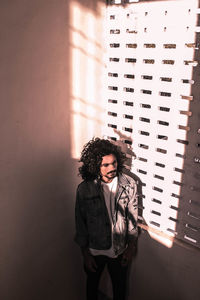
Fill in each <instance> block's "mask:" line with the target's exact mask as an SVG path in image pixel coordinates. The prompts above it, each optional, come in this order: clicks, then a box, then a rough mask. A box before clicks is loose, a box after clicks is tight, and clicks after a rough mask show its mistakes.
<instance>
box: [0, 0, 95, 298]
mask: <svg viewBox="0 0 200 300" xmlns="http://www.w3.org/2000/svg"><path fill="white" fill-rule="evenodd" d="M78 2H79V3H78ZM78 2H76V1H67V0H33V1H26V0H15V1H1V2H0V20H1V21H0V23H1V25H0V43H1V50H0V61H1V67H0V91H1V100H0V101H1V108H0V114H1V129H0V130H1V143H0V148H1V156H0V170H1V171H0V185H1V186H0V190H1V199H0V223H1V224H0V277H1V278H0V298H1V299H3V300H18V299H19V300H27V299H29V300H31V299H34V300H36V299H37V300H40V299H41V300H47V299H48V300H50V299H54V300H58V299H59V300H61V299H71V300H73V299H82V295H83V289H84V288H83V287H84V276H83V271H82V265H81V263H82V261H81V257H80V251H79V249H78V247H77V246H76V245H75V244H74V242H73V236H74V200H75V199H74V198H75V189H76V185H77V183H78V182H79V181H80V178H78V177H77V173H78V170H77V160H74V159H73V158H72V155H71V148H72V143H73V136H72V135H71V132H73V130H72V129H73V128H72V122H71V119H72V97H71V94H72V91H71V90H72V82H71V72H72V66H71V57H70V47H69V45H70V34H69V32H70V24H69V20H70V16H69V13H70V9H71V6H72V5H73V4H76V3H78V4H79V5H80V6H81V7H82V9H83V11H84V12H85V11H86V10H89V11H90V12H91V13H92V14H94V16H95V15H97V2H98V1H78ZM82 29H83V31H84V27H83V28H82ZM100 34H101V33H100ZM96 38H97V39H98V35H97V36H96ZM99 42H100V41H99ZM98 100H99V99H96V101H98ZM80 127H81V124H80ZM97 134H98V132H97Z"/></svg>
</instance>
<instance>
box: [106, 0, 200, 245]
mask: <svg viewBox="0 0 200 300" xmlns="http://www.w3.org/2000/svg"><path fill="white" fill-rule="evenodd" d="M198 2H199V1H196V0H194V1H190V2H188V1H184V0H182V1H175V0H174V1H159V2H157V1H140V2H139V3H135V4H129V5H128V4H127V5H126V7H124V6H122V5H121V6H120V5H114V6H112V5H111V6H109V7H108V13H107V35H106V36H107V50H108V53H107V56H108V59H107V61H108V62H107V74H108V77H107V82H108V84H107V121H106V123H107V124H106V127H105V130H104V133H105V136H106V137H108V138H110V139H112V140H118V139H120V140H121V141H122V142H123V143H124V144H126V145H129V147H132V148H133V149H134V152H135V154H136V159H134V160H133V162H132V165H131V171H132V172H133V173H135V174H136V175H139V176H140V177H141V180H142V182H143V203H144V211H143V217H144V220H145V222H146V224H143V225H144V226H143V228H146V229H148V231H149V233H150V235H151V236H152V237H153V238H155V239H157V240H158V241H160V242H161V243H163V244H165V245H166V246H167V247H172V245H173V241H183V242H187V243H190V244H192V245H196V246H198V245H199V237H197V235H198V233H199V227H198V224H199V223H198V222H199V219H200V218H199V216H200V214H199V213H196V211H195V208H196V209H197V206H198V207H199V204H198V199H197V194H198V193H199V188H198V185H197V181H198V179H199V171H197V168H198V166H199V165H198V163H199V157H198V154H197V151H198V150H197V149H198V147H199V146H198V145H199V142H196V146H194V144H195V143H194V140H195V139H196V140H197V139H198V134H199V133H198V134H197V131H198V128H197V126H198V125H197V124H198V123H197V120H198V117H197V116H198V115H199V113H197V112H198V109H199V108H198V107H197V102H195V101H194V100H195V95H196V97H197V95H198V87H197V82H198V80H199V77H198V76H199V75H198V72H197V71H196V69H195V68H196V66H197V64H198V63H197V62H198V59H199V57H198V55H199V54H198V51H197V50H198V48H199V47H198V41H199V33H198V32H199V27H197V25H198V24H197V20H199V9H198V7H199V3H198ZM177 10H178V11H179V22H178V23H177V14H176V12H177ZM195 115H196V117H195ZM195 127H196V131H194V128H195ZM195 134H196V135H195ZM195 147H196V148H195ZM194 149H195V150H194ZM195 151H196V152H195ZM190 153H193V158H191V157H190ZM194 153H196V156H195V154H194ZM192 160H193V161H192ZM194 163H196V165H195V166H196V167H195V166H194ZM193 172H194V174H193ZM195 174H196V175H195ZM193 177H195V179H194V184H192V178H193ZM189 178H190V179H189ZM188 182H190V183H191V184H190V186H188ZM191 193H192V195H193V196H192V197H191ZM192 205H194V206H193V207H192ZM187 232H189V235H188V233H187Z"/></svg>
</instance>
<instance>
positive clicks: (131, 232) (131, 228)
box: [127, 181, 138, 242]
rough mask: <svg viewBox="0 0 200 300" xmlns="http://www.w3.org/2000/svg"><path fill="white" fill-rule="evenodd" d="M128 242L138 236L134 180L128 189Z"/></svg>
mask: <svg viewBox="0 0 200 300" xmlns="http://www.w3.org/2000/svg"><path fill="white" fill-rule="evenodd" d="M127 218H128V242H130V241H134V240H135V242H137V238H138V226H137V221H138V197H137V185H136V183H135V181H133V183H132V184H131V186H130V189H129V203H128V214H127Z"/></svg>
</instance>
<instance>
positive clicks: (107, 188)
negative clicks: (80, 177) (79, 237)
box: [90, 176, 118, 258]
mask: <svg viewBox="0 0 200 300" xmlns="http://www.w3.org/2000/svg"><path fill="white" fill-rule="evenodd" d="M101 184H102V186H103V193H104V198H105V203H106V207H107V210H108V215H109V218H110V224H111V226H112V231H113V217H112V216H113V214H114V208H115V194H116V191H117V184H118V177H117V176H116V177H115V178H113V180H112V181H111V182H110V183H106V182H103V181H102V183H101ZM90 252H91V254H92V255H106V256H109V257H112V258H114V257H116V256H117V255H116V254H115V252H114V248H113V240H112V245H111V247H110V248H109V249H107V250H96V249H92V248H90Z"/></svg>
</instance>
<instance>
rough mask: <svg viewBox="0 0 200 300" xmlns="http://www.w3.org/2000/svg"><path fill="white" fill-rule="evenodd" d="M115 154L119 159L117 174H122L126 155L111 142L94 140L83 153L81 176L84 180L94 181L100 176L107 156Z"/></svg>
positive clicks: (84, 148)
mask: <svg viewBox="0 0 200 300" xmlns="http://www.w3.org/2000/svg"><path fill="white" fill-rule="evenodd" d="M109 154H113V155H115V157H116V159H117V172H118V173H120V172H122V169H123V168H124V161H125V160H126V155H125V153H123V152H122V151H121V149H120V147H119V146H116V145H114V144H113V143H111V142H110V141H109V140H106V139H100V138H93V139H92V140H90V141H89V142H88V143H87V144H85V146H84V147H83V150H82V152H81V158H80V162H82V163H83V165H82V166H81V167H80V168H79V175H81V177H82V178H83V179H84V180H87V181H88V180H94V179H97V178H98V177H99V175H100V165H101V162H102V158H103V156H105V155H109Z"/></svg>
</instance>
